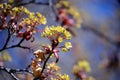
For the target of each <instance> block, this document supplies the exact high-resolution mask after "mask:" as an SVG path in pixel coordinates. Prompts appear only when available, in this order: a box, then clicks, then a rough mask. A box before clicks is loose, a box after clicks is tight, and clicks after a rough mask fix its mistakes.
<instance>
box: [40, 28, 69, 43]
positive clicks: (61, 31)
mask: <svg viewBox="0 0 120 80" xmlns="http://www.w3.org/2000/svg"><path fill="white" fill-rule="evenodd" d="M42 36H43V37H49V38H58V39H59V41H60V42H62V40H63V39H68V40H69V39H71V34H70V33H69V32H68V31H67V30H66V29H65V28H63V27H61V26H51V27H48V26H47V27H46V28H45V30H44V32H43V33H42Z"/></svg>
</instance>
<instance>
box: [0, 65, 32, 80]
mask: <svg viewBox="0 0 120 80" xmlns="http://www.w3.org/2000/svg"><path fill="white" fill-rule="evenodd" d="M0 70H3V71H5V72H7V73H8V74H10V75H11V76H12V78H13V79H15V80H19V79H18V78H17V77H16V76H15V73H29V74H32V75H33V72H31V71H29V70H28V69H10V68H6V67H3V66H0Z"/></svg>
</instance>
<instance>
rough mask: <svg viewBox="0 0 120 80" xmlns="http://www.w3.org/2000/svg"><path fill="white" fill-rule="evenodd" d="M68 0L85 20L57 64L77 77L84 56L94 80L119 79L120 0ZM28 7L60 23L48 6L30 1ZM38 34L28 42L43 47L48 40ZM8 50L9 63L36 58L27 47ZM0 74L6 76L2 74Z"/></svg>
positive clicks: (52, 22)
mask: <svg viewBox="0 0 120 80" xmlns="http://www.w3.org/2000/svg"><path fill="white" fill-rule="evenodd" d="M23 1H24V2H26V1H25V0H23ZM28 1H29V0H28ZM39 1H41V2H45V3H46V2H48V0H36V2H39ZM54 1H55V0H54ZM68 1H69V2H70V3H71V6H74V7H75V8H76V9H77V10H78V11H79V12H80V15H81V17H80V18H81V20H82V24H81V25H80V28H73V29H74V31H75V32H76V34H77V35H76V36H73V38H72V40H71V42H72V44H73V48H72V50H71V51H69V52H67V53H62V52H61V53H59V55H60V61H59V62H58V65H59V66H60V67H61V70H62V72H63V73H66V74H68V75H69V76H70V77H71V80H76V77H75V75H74V74H73V73H72V69H73V66H74V65H76V64H77V62H78V61H79V60H82V59H84V60H87V61H88V62H89V64H90V67H91V71H90V72H88V73H87V75H90V76H92V77H94V78H95V80H120V76H119V75H120V22H119V21H120V3H119V2H120V1H119V0H68ZM25 7H27V8H28V9H29V10H30V11H34V12H40V13H42V14H43V15H44V16H45V17H46V18H47V25H59V24H58V23H57V22H56V21H55V14H54V12H53V11H52V9H51V8H50V7H49V6H46V5H36V4H28V5H25ZM73 13H74V12H73ZM44 27H45V26H41V27H39V29H44ZM4 35H5V32H0V37H1V38H0V46H2V42H3V41H4V40H5V37H4ZM35 36H36V39H35V42H33V43H31V44H28V45H29V46H31V47H33V48H34V49H35V50H37V49H39V48H40V44H41V43H47V42H48V41H47V40H46V39H43V38H42V39H41V37H40V34H36V35H35ZM24 44H27V42H24ZM8 52H9V54H10V56H11V57H12V61H11V62H7V61H6V62H4V65H5V66H6V67H11V68H20V69H22V68H25V67H26V66H27V65H28V64H30V62H31V59H32V58H33V53H32V52H30V51H28V50H23V49H19V48H15V49H9V50H8ZM1 74H2V73H1ZM0 77H3V76H2V75H0ZM0 80H1V79H0ZM3 80H4V79H3ZM8 80H9V79H8Z"/></svg>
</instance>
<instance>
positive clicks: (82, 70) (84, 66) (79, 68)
mask: <svg viewBox="0 0 120 80" xmlns="http://www.w3.org/2000/svg"><path fill="white" fill-rule="evenodd" d="M90 71H91V68H90V65H89V63H88V61H86V60H80V61H79V62H78V63H77V65H75V66H74V67H73V73H74V75H75V76H76V77H78V78H80V79H81V80H95V79H94V78H93V77H92V76H87V75H86V73H87V72H90Z"/></svg>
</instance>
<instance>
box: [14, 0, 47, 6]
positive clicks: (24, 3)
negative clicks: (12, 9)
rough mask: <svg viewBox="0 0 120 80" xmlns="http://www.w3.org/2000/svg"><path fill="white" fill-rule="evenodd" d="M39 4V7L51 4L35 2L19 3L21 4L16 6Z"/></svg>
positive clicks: (33, 0)
mask: <svg viewBox="0 0 120 80" xmlns="http://www.w3.org/2000/svg"><path fill="white" fill-rule="evenodd" d="M32 3H33V4H38V5H47V6H48V5H49V3H43V2H35V0H32V1H29V2H26V3H19V4H15V5H14V6H24V5H28V4H32Z"/></svg>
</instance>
